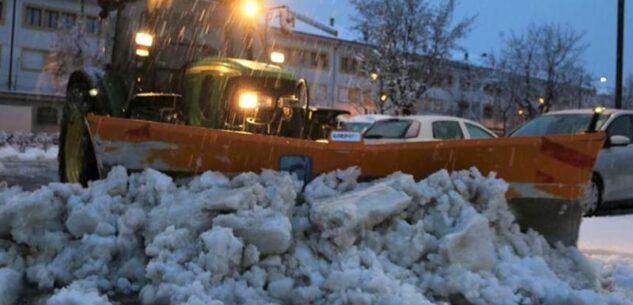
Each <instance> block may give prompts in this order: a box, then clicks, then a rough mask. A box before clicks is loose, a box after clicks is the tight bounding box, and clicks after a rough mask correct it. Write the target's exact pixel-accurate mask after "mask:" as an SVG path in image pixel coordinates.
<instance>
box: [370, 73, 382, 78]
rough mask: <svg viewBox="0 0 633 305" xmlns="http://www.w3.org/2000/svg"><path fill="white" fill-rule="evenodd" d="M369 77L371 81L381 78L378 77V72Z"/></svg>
mask: <svg viewBox="0 0 633 305" xmlns="http://www.w3.org/2000/svg"><path fill="white" fill-rule="evenodd" d="M369 76H370V77H371V80H378V78H379V77H380V75H378V73H376V72H373V73H372V74H370V75H369Z"/></svg>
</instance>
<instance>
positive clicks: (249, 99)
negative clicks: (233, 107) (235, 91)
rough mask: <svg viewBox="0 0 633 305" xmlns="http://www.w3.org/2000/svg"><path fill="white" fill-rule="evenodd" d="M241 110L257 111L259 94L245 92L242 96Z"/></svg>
mask: <svg viewBox="0 0 633 305" xmlns="http://www.w3.org/2000/svg"><path fill="white" fill-rule="evenodd" d="M239 104H240V108H242V109H255V108H257V93H255V92H244V93H242V94H241V95H240V103H239Z"/></svg>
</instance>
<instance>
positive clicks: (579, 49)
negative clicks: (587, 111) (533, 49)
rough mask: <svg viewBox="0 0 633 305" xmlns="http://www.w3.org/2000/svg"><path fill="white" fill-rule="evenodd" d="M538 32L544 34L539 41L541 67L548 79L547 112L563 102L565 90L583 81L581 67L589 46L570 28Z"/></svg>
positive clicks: (545, 28)
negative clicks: (582, 57) (583, 54)
mask: <svg viewBox="0 0 633 305" xmlns="http://www.w3.org/2000/svg"><path fill="white" fill-rule="evenodd" d="M537 29H538V31H539V32H540V34H541V37H540V39H539V40H537V41H538V43H537V45H538V47H539V49H540V63H539V64H540V66H541V69H543V72H544V76H545V89H544V92H545V96H544V105H543V107H544V110H545V111H547V110H548V109H549V108H550V107H551V105H552V104H553V103H557V102H562V100H563V98H564V97H563V93H564V91H565V90H564V89H565V88H566V87H569V84H570V83H574V81H575V80H576V79H580V80H581V81H582V78H583V76H584V75H585V74H586V73H585V71H584V68H583V67H582V66H581V65H580V64H579V63H580V57H581V55H582V53H583V52H584V50H585V49H586V46H584V45H582V44H581V42H582V38H583V36H584V34H582V33H577V32H576V31H575V30H574V29H572V28H571V27H569V26H561V25H555V24H546V25H543V26H540V27H538V28H537ZM582 85H584V84H581V86H580V87H582Z"/></svg>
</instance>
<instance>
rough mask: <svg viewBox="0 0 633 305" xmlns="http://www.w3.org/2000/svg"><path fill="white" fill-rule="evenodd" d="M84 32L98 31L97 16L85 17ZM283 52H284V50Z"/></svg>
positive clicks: (95, 32) (93, 32)
mask: <svg viewBox="0 0 633 305" xmlns="http://www.w3.org/2000/svg"><path fill="white" fill-rule="evenodd" d="M85 27H86V33H88V34H93V35H97V34H99V32H100V24H99V19H98V18H97V17H92V16H88V17H86V25H85ZM284 54H286V53H285V52H284Z"/></svg>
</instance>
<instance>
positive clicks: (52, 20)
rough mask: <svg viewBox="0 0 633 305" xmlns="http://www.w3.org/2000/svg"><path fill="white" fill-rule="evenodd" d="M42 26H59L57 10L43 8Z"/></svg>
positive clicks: (51, 27)
mask: <svg viewBox="0 0 633 305" xmlns="http://www.w3.org/2000/svg"><path fill="white" fill-rule="evenodd" d="M44 27H47V28H49V29H56V28H58V27H59V12H57V11H51V10H44Z"/></svg>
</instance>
